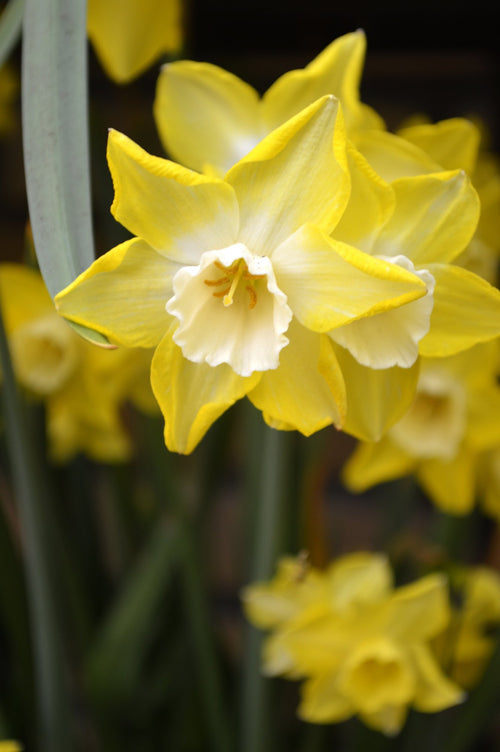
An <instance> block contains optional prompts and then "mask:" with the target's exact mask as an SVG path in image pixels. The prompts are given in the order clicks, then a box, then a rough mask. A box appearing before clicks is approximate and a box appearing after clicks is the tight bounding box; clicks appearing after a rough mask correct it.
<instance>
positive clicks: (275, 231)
mask: <svg viewBox="0 0 500 752" xmlns="http://www.w3.org/2000/svg"><path fill="white" fill-rule="evenodd" d="M345 149H346V141H345V133H344V126H343V122H342V116H341V114H340V112H339V105H338V102H337V100H336V99H335V98H334V97H324V98H323V99H319V100H318V101H316V102H314V104H312V105H310V107H308V108H307V109H305V110H302V111H301V112H300V113H299V114H298V115H296V116H295V117H294V118H292V119H291V120H288V121H287V122H286V123H285V124H284V125H282V126H281V127H280V128H278V129H277V130H275V131H273V132H272V133H270V134H269V136H267V137H266V138H265V139H264V140H263V141H261V142H260V144H259V145H258V146H256V148H255V149H254V150H253V151H251V152H250V154H249V155H248V156H247V157H245V158H244V159H242V160H241V161H240V162H238V164H236V165H235V166H234V167H233V168H232V169H231V170H230V171H229V172H228V173H227V175H226V177H225V180H226V181H227V182H228V183H229V184H230V185H232V186H233V187H234V190H235V191H236V194H237V196H238V202H239V205H240V215H241V224H240V231H239V234H238V239H239V240H240V241H241V242H242V243H245V245H247V246H248V248H250V249H251V251H252V252H253V253H257V254H260V255H270V253H271V252H272V250H273V249H274V248H275V247H276V246H277V245H279V243H281V242H282V241H283V240H285V239H286V238H287V237H289V236H290V235H291V234H292V233H293V232H295V230H297V229H298V228H299V227H300V226H301V225H303V224H304V223H305V222H311V223H313V224H315V225H317V226H319V227H322V228H324V229H325V230H326V231H330V230H331V229H333V227H334V226H335V225H336V224H337V222H338V221H339V219H340V217H341V216H342V213H343V211H344V209H345V206H346V203H347V199H348V196H349V189H350V180H349V175H348V171H347V161H346V155H345Z"/></svg>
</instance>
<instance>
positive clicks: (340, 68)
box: [262, 29, 383, 131]
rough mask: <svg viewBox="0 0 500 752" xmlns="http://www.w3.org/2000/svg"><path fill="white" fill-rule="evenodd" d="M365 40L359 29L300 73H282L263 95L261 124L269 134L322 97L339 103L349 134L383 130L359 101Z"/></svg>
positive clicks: (380, 124) (320, 55)
mask: <svg viewBox="0 0 500 752" xmlns="http://www.w3.org/2000/svg"><path fill="white" fill-rule="evenodd" d="M365 53H366V37H365V34H364V32H363V31H362V30H361V29H359V30H358V31H355V32H353V33H351V34H345V35H344V36H341V37H339V38H338V39H335V40H334V41H333V42H332V43H331V44H329V45H328V47H326V49H324V50H323V51H322V52H321V53H320V54H319V55H318V56H317V57H316V58H315V59H314V60H313V61H312V62H310V63H309V65H307V66H306V67H305V68H304V69H302V70H293V71H289V72H288V73H285V74H284V75H283V76H281V77H280V78H278V80H277V81H275V82H274V84H272V86H271V87H270V88H269V89H268V90H267V92H266V93H265V94H264V97H263V100H262V105H263V106H262V110H263V121H264V123H265V125H266V127H267V128H268V129H269V130H271V129H273V128H276V127H277V126H278V125H280V124H281V123H283V122H285V120H288V119H289V118H291V117H293V116H294V115H296V114H297V112H299V111H300V110H302V109H304V108H305V107H308V106H309V105H310V104H311V102H314V100H315V99H319V98H320V97H322V96H324V95H325V94H334V95H335V96H336V97H337V98H338V99H340V101H341V102H342V108H343V110H344V113H345V118H346V125H347V128H348V129H349V131H350V130H351V129H354V128H356V127H365V128H369V127H373V128H376V127H382V125H383V123H382V119H381V118H380V117H379V116H378V115H377V114H376V113H375V112H374V110H372V109H371V108H370V107H368V106H367V105H364V104H362V103H361V102H360V101H359V84H360V80H361V73H362V69H363V64H364V59H365Z"/></svg>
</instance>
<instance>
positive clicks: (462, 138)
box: [398, 118, 500, 284]
mask: <svg viewBox="0 0 500 752" xmlns="http://www.w3.org/2000/svg"><path fill="white" fill-rule="evenodd" d="M398 133H399V135H400V136H401V137H403V138H404V139H406V140H407V141H408V142H410V143H412V144H414V145H415V146H417V147H419V148H420V149H422V150H423V151H425V153H426V154H427V155H429V156H430V157H431V159H433V160H434V161H435V162H436V163H437V164H439V165H441V166H442V167H443V168H444V169H447V170H453V169H463V170H465V172H466V173H467V174H468V175H469V176H470V178H471V180H472V184H473V185H474V187H475V188H476V190H477V192H478V196H479V200H480V203H481V214H480V218H479V223H478V226H477V231H476V233H475V235H474V238H473V239H472V241H471V243H470V244H469V245H468V247H467V248H466V249H465V251H464V253H463V254H462V255H461V256H460V257H458V263H460V264H462V265H463V266H466V267H467V268H468V269H471V270H472V271H475V272H476V273H478V274H480V275H481V276H482V277H484V278H485V279H487V280H488V281H489V282H492V283H493V284H496V283H497V280H498V259H499V254H500V220H499V216H500V163H499V160H498V157H497V156H496V155H495V154H493V153H491V152H490V151H488V150H487V149H486V148H484V147H483V146H482V144H483V142H484V141H485V137H484V136H483V134H482V133H481V130H480V128H479V127H478V126H477V125H476V124H474V123H473V122H471V121H470V120H466V119H465V118H451V119H449V120H442V121H440V122H438V123H430V122H420V123H418V124H413V125H408V126H407V127H404V128H401V129H400V130H399V131H398Z"/></svg>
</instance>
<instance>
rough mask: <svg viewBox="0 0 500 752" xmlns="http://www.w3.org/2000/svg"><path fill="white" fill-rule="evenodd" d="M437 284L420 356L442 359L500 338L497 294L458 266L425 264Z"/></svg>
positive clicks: (482, 281) (499, 310)
mask: <svg viewBox="0 0 500 752" xmlns="http://www.w3.org/2000/svg"><path fill="white" fill-rule="evenodd" d="M427 269H428V270H429V272H430V273H431V274H432V276H433V277H434V279H435V281H436V287H435V288H434V308H433V309H432V315H431V328H430V331H429V333H428V334H426V336H425V337H424V338H423V339H422V340H421V341H420V354H421V355H424V356H426V357H430V358H432V357H443V356H446V355H454V354H455V353H458V352H461V351H462V350H467V349H468V348H469V347H472V346H473V345H475V344H477V343H478V342H487V341H488V340H491V339H494V338H495V337H498V336H499V335H500V291H499V290H497V288H495V287H493V286H492V285H490V284H489V283H488V282H486V281H485V280H484V279H482V278H481V277H478V276H477V275H476V274H473V273H472V272H469V271H467V270H466V269H462V268H461V267H458V266H449V265H445V264H428V265H427Z"/></svg>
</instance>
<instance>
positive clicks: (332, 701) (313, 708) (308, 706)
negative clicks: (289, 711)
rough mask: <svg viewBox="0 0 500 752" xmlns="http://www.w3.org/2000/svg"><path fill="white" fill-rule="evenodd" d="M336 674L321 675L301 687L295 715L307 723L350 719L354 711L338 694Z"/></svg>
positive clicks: (337, 721)
mask: <svg viewBox="0 0 500 752" xmlns="http://www.w3.org/2000/svg"><path fill="white" fill-rule="evenodd" d="M337 685H338V680H337V676H336V674H331V673H329V674H321V675H319V676H314V677H313V678H311V679H307V680H306V681H305V682H304V683H303V685H302V692H301V695H302V699H301V703H300V705H299V708H298V710H297V715H298V716H299V718H302V720H304V721H309V723H339V722H340V721H345V720H347V719H348V718H350V717H351V716H352V715H353V714H354V712H355V710H354V707H353V706H352V705H351V703H350V702H349V701H348V700H347V699H346V698H345V697H344V696H343V695H341V694H340V692H339V690H338V686H337Z"/></svg>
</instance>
